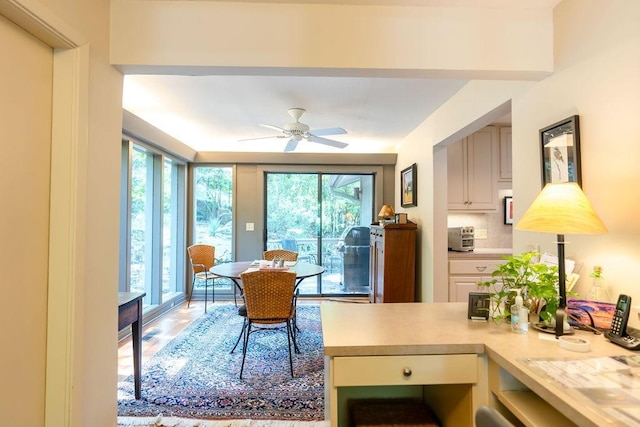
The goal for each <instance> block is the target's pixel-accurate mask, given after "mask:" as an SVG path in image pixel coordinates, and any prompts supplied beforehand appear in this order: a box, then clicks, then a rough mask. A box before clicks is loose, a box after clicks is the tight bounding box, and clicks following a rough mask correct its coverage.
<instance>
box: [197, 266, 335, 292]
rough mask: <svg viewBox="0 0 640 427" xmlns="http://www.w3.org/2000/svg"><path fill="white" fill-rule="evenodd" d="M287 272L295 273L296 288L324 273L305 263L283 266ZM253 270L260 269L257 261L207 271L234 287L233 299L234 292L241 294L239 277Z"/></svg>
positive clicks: (322, 269)
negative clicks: (225, 279) (224, 279)
mask: <svg viewBox="0 0 640 427" xmlns="http://www.w3.org/2000/svg"><path fill="white" fill-rule="evenodd" d="M285 265H286V267H288V268H287V270H285V271H292V272H294V273H296V286H298V285H299V284H300V282H302V281H303V280H304V279H307V278H309V277H314V276H319V275H320V274H322V273H324V267H323V266H321V265H316V264H309V263H306V262H296V263H295V264H292V265H289V264H288V263H286V264H285ZM251 268H255V269H259V268H260V263H259V261H236V262H227V263H224V264H216V265H214V266H213V267H211V268H210V269H209V271H210V272H211V273H213V274H215V275H216V276H218V277H224V278H227V279H230V280H231V281H232V282H233V283H234V285H235V289H234V297H235V292H236V290H237V291H239V292H240V293H241V294H242V285H241V279H240V275H241V274H242V273H244V272H245V271H247V270H249V269H251Z"/></svg>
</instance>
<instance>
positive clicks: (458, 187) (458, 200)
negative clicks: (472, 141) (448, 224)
mask: <svg viewBox="0 0 640 427" xmlns="http://www.w3.org/2000/svg"><path fill="white" fill-rule="evenodd" d="M465 145H466V140H462V141H458V142H456V143H454V144H450V145H449V146H447V198H448V201H447V203H448V206H449V209H450V210H466V209H468V206H467V201H468V198H467V197H468V196H467V186H466V175H467V168H466V167H465V165H466V163H467V155H466V154H467V153H466V149H465Z"/></svg>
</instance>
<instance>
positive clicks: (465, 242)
mask: <svg viewBox="0 0 640 427" xmlns="http://www.w3.org/2000/svg"><path fill="white" fill-rule="evenodd" d="M448 234H449V250H450V251H457V252H468V251H472V250H473V249H474V245H475V242H474V238H475V237H474V236H475V230H474V229H473V226H472V225H467V226H465V227H449V233H448Z"/></svg>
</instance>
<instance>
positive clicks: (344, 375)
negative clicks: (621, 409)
mask: <svg viewBox="0 0 640 427" xmlns="http://www.w3.org/2000/svg"><path fill="white" fill-rule="evenodd" d="M321 313H322V333H323V340H324V352H325V355H326V357H327V362H326V364H325V365H326V372H325V376H326V381H325V387H326V390H327V392H326V395H327V398H326V408H327V411H328V412H327V419H330V420H331V425H332V426H343V425H347V422H348V420H347V415H346V414H345V412H346V403H344V402H343V401H342V400H347V399H349V398H353V397H354V396H353V395H352V394H351V393H352V390H358V391H359V392H360V393H365V396H356V397H370V396H367V395H366V393H374V392H373V391H372V390H375V389H376V386H380V387H388V386H394V387H396V389H394V390H397V387H398V386H400V387H402V386H403V385H404V386H405V388H407V389H415V386H418V387H420V385H422V390H421V392H420V395H422V396H426V400H427V401H428V403H429V404H430V406H431V407H432V409H434V410H435V411H436V414H437V415H438V417H439V418H440V420H441V422H442V424H443V425H444V426H445V427H446V426H447V425H450V426H452V425H455V426H465V425H468V426H472V425H473V414H474V413H475V410H476V409H477V408H478V407H479V406H481V405H487V404H488V405H491V406H496V405H497V402H498V401H499V402H500V403H502V404H503V405H505V406H506V407H507V408H508V409H509V410H510V411H511V413H513V414H514V415H515V416H516V417H517V418H519V419H520V420H521V421H523V422H525V421H526V422H525V424H527V423H528V424H527V425H554V426H560V425H580V426H613V425H620V422H619V421H616V420H614V419H613V418H612V417H611V416H610V415H609V414H608V413H607V412H606V411H605V410H604V409H603V408H605V405H602V406H601V405H598V404H596V403H594V401H592V400H590V399H589V398H588V397H586V395H583V394H582V393H580V392H578V391H577V390H576V389H569V388H566V387H564V386H562V385H560V384H559V383H558V382H556V381H553V380H552V379H550V378H548V376H545V375H543V374H540V373H538V372H536V370H535V369H533V368H530V367H529V365H528V364H527V363H528V362H530V361H531V360H535V359H536V358H553V359H559V360H562V359H567V358H569V359H581V358H582V359H584V358H594V357H600V356H612V355H633V354H634V353H633V352H631V351H628V350H625V349H623V348H621V347H619V346H616V345H614V344H612V343H610V342H609V341H608V340H606V339H605V338H604V337H603V336H602V335H594V334H592V333H587V332H582V331H576V333H575V335H574V337H579V338H584V339H586V340H588V341H590V345H591V351H590V352H588V353H579V352H572V351H569V350H565V349H563V348H561V347H560V346H559V345H558V342H557V340H556V339H555V337H553V335H550V334H543V333H539V332H537V331H535V330H531V331H530V332H529V334H527V335H519V334H514V333H512V332H511V330H510V327H509V325H507V324H500V325H497V324H495V323H494V322H491V321H489V322H475V321H471V320H468V319H467V304H466V303H406V304H344V303H323V304H322V306H321ZM539 335H540V336H542V337H543V338H547V339H541V338H540V336H539ZM443 356H444V357H443ZM407 372H408V374H407ZM360 386H367V387H364V388H363V387H360ZM412 387H413V388H412ZM620 390H621V389H620ZM374 395H375V394H374ZM382 395H386V392H384V394H382ZM442 396H444V397H442ZM438 399H441V400H438ZM451 402H456V403H455V404H451ZM498 405H499V404H498ZM499 406H501V405H499ZM563 414H564V415H563ZM535 419H537V421H532V420H535ZM574 423H575V424H574Z"/></svg>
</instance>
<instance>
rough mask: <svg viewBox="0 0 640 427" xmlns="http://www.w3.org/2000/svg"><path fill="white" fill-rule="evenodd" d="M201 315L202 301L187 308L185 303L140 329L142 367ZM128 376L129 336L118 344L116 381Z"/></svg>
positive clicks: (131, 364) (130, 367)
mask: <svg viewBox="0 0 640 427" xmlns="http://www.w3.org/2000/svg"><path fill="white" fill-rule="evenodd" d="M210 304H211V303H209V305H210ZM202 313H204V301H191V305H190V307H189V308H187V303H186V302H185V303H183V304H181V305H180V306H179V307H177V308H175V309H173V310H171V311H170V312H168V313H167V314H165V315H163V316H162V317H160V318H158V319H155V320H154V321H153V322H151V323H149V324H148V325H145V326H144V327H143V328H142V366H144V363H145V362H146V361H147V360H149V359H150V358H151V357H152V356H153V355H154V354H156V353H157V352H158V351H159V350H160V349H161V348H162V347H164V346H165V344H167V343H168V342H169V341H171V340H172V339H173V338H174V337H175V336H176V335H178V334H179V333H180V331H182V330H183V329H184V328H185V327H187V326H188V325H189V324H190V323H191V322H193V321H194V320H195V319H197V318H198V317H199V316H200V315H202ZM129 375H133V349H132V348H131V336H128V337H127V338H124V339H123V340H122V341H120V342H119V343H118V381H121V380H123V379H124V378H126V377H128V376H129Z"/></svg>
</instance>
